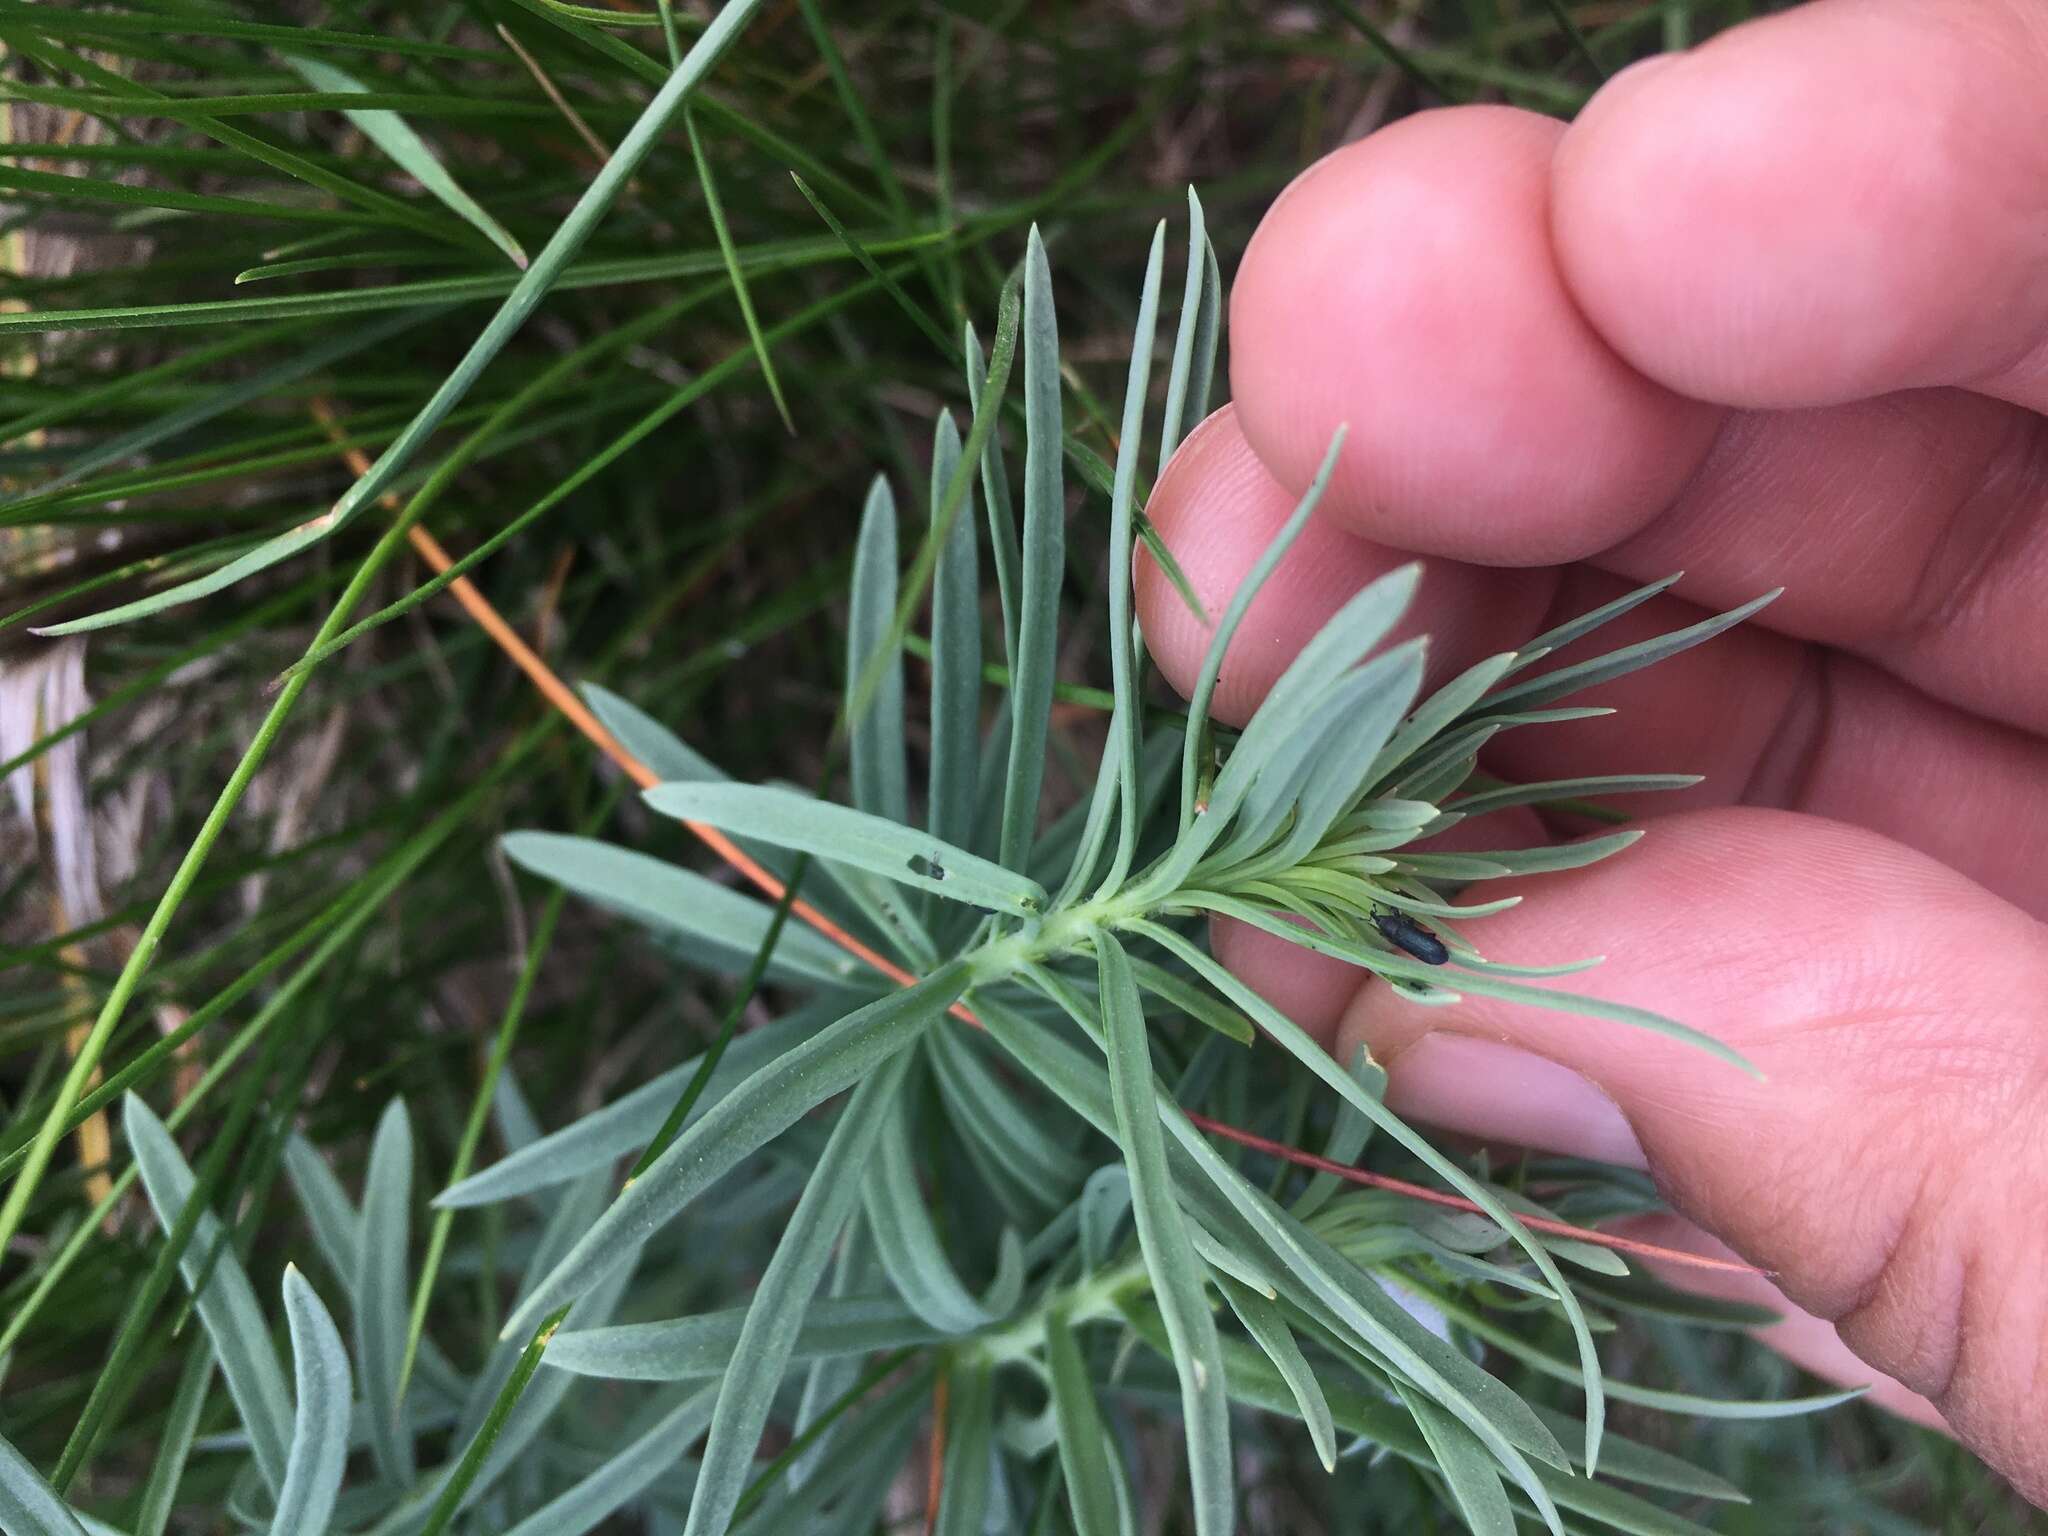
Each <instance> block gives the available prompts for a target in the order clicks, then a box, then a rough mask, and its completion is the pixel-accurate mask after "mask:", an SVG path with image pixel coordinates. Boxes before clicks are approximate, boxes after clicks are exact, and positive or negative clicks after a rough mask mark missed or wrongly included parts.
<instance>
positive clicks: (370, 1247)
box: [355, 1099, 415, 1488]
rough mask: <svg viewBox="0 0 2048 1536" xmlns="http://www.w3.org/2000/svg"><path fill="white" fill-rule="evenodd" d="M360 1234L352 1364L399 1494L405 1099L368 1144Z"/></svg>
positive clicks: (408, 1126)
mask: <svg viewBox="0 0 2048 1536" xmlns="http://www.w3.org/2000/svg"><path fill="white" fill-rule="evenodd" d="M362 1234H363V1236H362V1243H361V1246H360V1247H359V1248H358V1250H357V1254H356V1284H355V1339H356V1363H357V1365H358V1367H359V1368H360V1369H361V1371H362V1378H363V1402H364V1405H365V1407H366V1408H367V1410H368V1412H369V1416H370V1449H371V1451H372V1452H373V1453H374V1455H375V1458H376V1462H377V1470H378V1471H379V1473H380V1474H382V1476H383V1477H384V1479H385V1480H386V1481H387V1482H390V1483H394V1484H396V1485H397V1486H399V1487H401V1488H402V1487H404V1486H406V1485H407V1484H408V1483H410V1482H411V1481H412V1480H413V1474H414V1471H415V1464H414V1461H413V1453H412V1434H411V1431H410V1430H409V1429H408V1428H407V1426H406V1423H405V1408H404V1404H403V1403H402V1402H401V1400H400V1398H399V1391H398V1375H399V1370H400V1363H401V1362H402V1361H403V1360H404V1359H405V1334H406V1319H407V1315H408V1314H407V1307H408V1304H409V1302H410V1300H411V1295H410V1287H409V1286H408V1285H407V1283H406V1278H405V1276H406V1269H407V1265H406V1253H407V1250H408V1249H409V1248H410V1247H411V1245H412V1120H411V1118H410V1117H409V1116H408V1115H407V1114H406V1112H405V1101H404V1100H403V1099H393V1100H392V1101H391V1102H390V1104H388V1105H387V1106H386V1107H385V1110H384V1115H383V1118H382V1119H380V1120H379V1121H378V1122H377V1135H376V1138H375V1139H374V1140H373V1141H372V1142H371V1144H370V1171H369V1174H368V1176H367V1177H366V1178H365V1180H364V1182H363V1227H362Z"/></svg>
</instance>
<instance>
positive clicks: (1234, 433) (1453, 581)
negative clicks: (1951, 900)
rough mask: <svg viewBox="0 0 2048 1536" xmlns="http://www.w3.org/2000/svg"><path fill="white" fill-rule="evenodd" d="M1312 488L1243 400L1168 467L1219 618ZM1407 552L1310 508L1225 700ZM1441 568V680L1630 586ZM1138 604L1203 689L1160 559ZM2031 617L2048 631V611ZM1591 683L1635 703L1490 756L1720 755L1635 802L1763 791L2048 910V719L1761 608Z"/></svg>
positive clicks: (1193, 642)
mask: <svg viewBox="0 0 2048 1536" xmlns="http://www.w3.org/2000/svg"><path fill="white" fill-rule="evenodd" d="M1293 506H1294V499H1293V497H1292V496H1291V495H1290V494H1289V493H1288V492H1286V491H1285V490H1283V489H1282V488H1280V487H1279V486H1278V485H1277V484H1276V483H1274V482H1273V481H1272V480H1271V479H1270V478H1269V477H1268V476H1266V475H1265V473H1264V471H1263V469H1262V467H1261V465H1260V464H1259V462H1258V460H1257V459H1256V456H1255V455H1254V454H1253V453H1252V452H1251V449H1250V447H1249V445H1248V444H1247V443H1246V442H1245V440H1244V437H1243V434H1242V433H1241V432H1240V431H1239V430H1238V416H1237V414H1236V413H1235V412H1234V411H1232V410H1230V409H1229V408H1227V407H1226V408H1225V410H1223V411H1220V412H1218V413H1217V414H1216V415H1215V416H1214V417H1212V418H1211V419H1210V420H1209V421H1208V422H1206V423H1204V424H1203V426H1202V427H1201V429H1199V431H1198V432H1197V433H1196V434H1195V435H1194V436H1192V437H1191V438H1190V439H1189V441H1188V442H1187V444H1186V445H1185V446H1184V447H1183V448H1182V450H1181V451H1180V452H1179V453H1178V454H1176V455H1175V457H1174V459H1173V461H1172V463H1170V464H1169V465H1168V466H1167V469H1166V472H1165V474H1163V475H1162V476H1161V477H1160V481H1159V485H1158V487H1157V488H1156V490H1155V491H1154V493H1153V496H1152V500H1151V503H1150V512H1151V516H1152V518H1153V520H1154V522H1155V524H1156V526H1157V527H1158V529H1159V532H1160V534H1161V536H1162V537H1163V538H1164V539H1165V541H1166V543H1167V545H1168V547H1169V548H1171V549H1172V550H1173V551H1174V554H1175V556H1176V558H1177V559H1178V560H1179V561H1180V563H1181V564H1182V566H1183V567H1184V568H1185V569H1186V570H1187V572H1188V574H1189V579H1190V581H1192V582H1193V584H1194V585H1195V587H1196V588H1197V590H1198V591H1199V592H1200V594H1201V596H1202V598H1203V602H1204V606H1205V607H1206V609H1207V610H1208V612H1209V613H1210V614H1211V615H1212V617H1213V616H1215V615H1220V613H1221V612H1222V610H1223V608H1224V606H1225V604H1226V603H1227V602H1228V600H1229V597H1230V595H1231V594H1232V593H1233V592H1235V590H1236V588H1237V584H1238V583H1239V582H1240V581H1241V580H1242V579H1243V576H1244V573H1245V571H1246V570H1247V569H1248V568H1249V567H1250V566H1251V564H1252V562H1253V561H1254V560H1255V559H1256V558H1257V556H1258V554H1259V552H1260V551H1261V550H1263V549H1264V548H1265V546H1266V544H1267V542H1268V541H1269V540H1270V539H1271V537H1272V535H1273V534H1274V533H1275V532H1276V531H1277V530H1278V529H1279V527H1280V525H1281V524H1282V523H1283V522H1284V521H1285V520H1286V518H1287V516H1288V514H1289V512H1290V511H1291V510H1292V508H1293ZM1664 553H1665V554H1666V555H1668V556H1674V557H1675V556H1676V555H1677V554H1678V553H1679V552H1678V551H1665V552H1664ZM1402 558H1404V557H1402V556H1400V555H1397V554H1396V553H1395V552H1393V551H1392V550H1389V549H1387V548H1385V547H1383V546H1380V545H1376V544H1372V543H1370V542H1368V541H1365V540H1362V539H1358V538H1354V537H1352V536H1350V535H1348V534H1346V533H1345V532H1343V531H1342V530H1341V529H1338V528H1336V527H1334V526H1332V525H1331V524H1330V523H1329V522H1327V521H1326V520H1324V519H1322V518H1321V517H1320V515H1319V516H1318V517H1317V518H1316V519H1314V520H1312V521H1311V523H1310V525H1309V528H1308V530H1307V531H1306V532H1305V533H1304V534H1303V536H1302V539H1301V540H1300V541H1299V542H1298V543H1297V544H1296V545H1295V547H1294V548H1293V549H1292V550H1291V551H1290V553H1289V555H1288V558H1287V559H1286V560H1284V561H1283V562H1282V563H1281V565H1280V567H1279V568H1278V569H1277V570H1276V571H1275V572H1274V573H1273V575H1272V577H1271V578H1270V580H1269V581H1268V583H1267V585H1266V587H1265V588H1264V590H1262V591H1261V593H1260V594H1259V596H1258V598H1257V599H1256V600H1255V601H1254V602H1253V604H1252V606H1251V608H1250V610H1249V612H1248V613H1247V614H1246V617H1245V621H1244V624H1243V626H1242V627H1241V628H1240V630H1239V632H1238V635H1237V637H1236V639H1235V640H1234V641H1233V643H1232V646H1231V648H1230V653H1229V656H1228V658H1227V659H1226V665H1225V668H1224V671H1223V674H1222V685H1221V688H1220V689H1219V692H1218V694H1217V711H1216V712H1217V714H1218V716H1219V717H1220V718H1222V719H1225V720H1230V721H1242V720H1243V719H1245V718H1246V717H1247V716H1248V715H1249V713H1250V712H1251V710H1252V708H1253V707H1255V705H1256V703H1257V701H1258V699H1259V698H1261V697H1263V695H1264V693H1265V690H1266V689H1267V687H1269V686H1270V685H1271V683H1272V681H1273V679H1274V678H1276V677H1277V676H1278V675H1279V673H1280V671H1281V670H1282V669H1283V668H1284V667H1285V666H1286V665H1287V663H1288V662H1289V661H1291V660H1292V659H1293V657H1294V655H1295V653H1296V651H1298V650H1299V648H1300V646H1301V644H1302V643H1303V641H1304V640H1305V639H1306V638H1307V637H1308V636H1309V635H1310V634H1312V633H1313V632H1314V631H1315V630H1316V628H1318V627H1319V626H1320V625H1321V624H1322V623H1323V622H1324V621H1325V620H1326V619H1327V618H1328V617H1329V616H1330V614H1332V613H1333V612H1335V611H1336V609H1337V607H1338V606H1339V605H1341V603H1342V602H1343V601H1344V600H1345V599H1346V598H1348V597H1349V596H1350V595H1351V593H1352V592H1354V591H1355V590H1357V588H1358V587H1359V586H1362V585H1363V584H1364V583H1365V582H1367V581H1369V580H1371V579H1372V578H1373V577H1374V576H1377V575H1378V574H1380V573H1381V572H1382V571H1384V570H1386V569H1388V568H1389V567H1391V566H1393V565H1395V564H1397V563H1399V561H1400V560H1401V559H1402ZM1839 563H1842V562H1838V564H1839ZM1427 572H1428V574H1427V576H1426V579H1425V581H1424V584H1423V588H1422V591H1421V593H1420V595H1419V596H1418V598H1417V601H1416V603H1415V606H1414V609H1413V614H1414V617H1413V619H1412V620H1411V627H1412V628H1414V629H1418V630H1426V631H1428V632H1430V634H1431V653H1430V654H1431V673H1432V680H1433V681H1440V680H1441V679H1442V678H1443V677H1445V676H1448V675H1450V674H1451V673H1452V672H1454V671H1456V670H1457V669H1459V668H1461V667H1463V666H1466V665H1469V664H1470V663H1471V662H1472V661H1475V660H1477V659H1478V658H1479V657H1480V656H1483V655H1487V654H1490V653H1492V652H1495V651H1500V650H1506V649H1510V648H1512V647H1513V646H1515V645H1517V644H1519V643H1521V642H1522V641H1524V640H1526V639H1527V638H1528V637H1529V636H1530V635H1532V634H1535V633H1538V632H1539V631H1541V630H1543V629H1545V628H1547V627H1549V626H1550V625H1551V624H1554V623H1556V622H1559V621H1561V620H1563V619H1565V618H1568V617H1571V616H1573V615H1575V614H1578V613H1582V612H1585V611H1587V610H1588V609H1591V608H1593V607H1596V606H1598V605H1599V604H1601V603H1603V602H1605V601H1607V600H1608V599H1609V598H1611V597H1613V596H1615V595H1617V593H1618V592H1619V591H1620V590H1621V589H1622V586H1623V585H1624V584H1623V583H1621V582H1619V581H1617V580H1615V579H1613V578H1608V577H1602V576H1600V575H1599V574H1598V573H1595V572H1588V571H1585V570H1583V569H1580V570H1575V571H1574V572H1572V573H1570V574H1563V575H1561V574H1560V573H1557V572H1550V571H1528V572H1516V571H1504V570H1488V569H1483V568H1480V567H1476V566H1468V565H1463V564H1460V563H1457V562H1452V561H1443V560H1435V559H1432V560H1430V561H1428V563H1427ZM1822 585H1823V586H1824V585H1825V583H1822ZM1745 595H1747V594H1745ZM1138 603H1139V615H1140V617H1141V619H1142V620H1143V623H1144V631H1145V637H1146V641H1147V644H1148V645H1149V646H1150V648H1151V651H1152V654H1153V655H1154V657H1155V658H1156V659H1157V660H1158V662H1159V665H1160V669H1161V670H1162V671H1163V672H1164V673H1165V674H1166V677H1167V678H1168V680H1169V681H1171V682H1172V683H1173V684H1174V685H1175V686H1176V687H1178V688H1179V689H1180V690H1181V691H1182V693H1184V694H1185V693H1187V692H1189V691H1191V689H1192V688H1193V685H1194V681H1195V678H1196V676H1197V674H1198V672H1199V670H1200V667H1201V663H1202V657H1203V654H1204V652H1205V651H1206V649H1207V646H1208V642H1209V634H1210V630H1209V628H1208V627H1207V626H1204V625H1203V624H1201V623H1200V622H1199V621H1197V620H1196V619H1195V618H1194V617H1193V615H1192V614H1191V613H1189V612H1188V610H1187V607H1186V605H1185V604H1184V603H1183V602H1182V601H1181V599H1180V597H1179V595H1178V594H1177V593H1176V592H1175V591H1174V590H1173V588H1172V587H1171V586H1170V585H1169V584H1168V583H1167V582H1166V581H1165V579H1164V578H1163V576H1162V575H1161V574H1160V573H1159V571H1158V570H1157V568H1156V567H1154V566H1153V565H1152V564H1151V562H1150V561H1149V560H1144V559H1141V561H1140V564H1139V573H1138ZM1773 611H1775V608H1773V609H1766V610H1765V612H1766V613H1767V614H1768V613H1770V612H1773ZM1700 616H1701V612H1700V610H1699V609H1697V608H1695V607H1693V606H1692V605H1691V604H1689V603H1685V602H1681V601H1679V600H1678V599H1676V598H1666V599H1661V600H1659V601H1657V602H1655V603H1651V604H1648V605H1646V606H1644V607H1643V608H1640V609H1638V610H1637V611H1636V612H1635V613H1633V614H1630V615H1627V616H1625V617H1624V618H1623V619H1621V620H1619V621H1617V622H1616V623H1615V624H1614V625H1612V626H1611V627H1610V628H1608V629H1606V630H1603V631H1602V632H1601V633H1600V634H1599V635H1598V636H1596V637H1594V638H1593V639H1591V640H1589V641H1588V642H1587V647H1589V648H1590V647H1595V646H1597V647H1599V648H1602V649H1605V648H1607V647H1609V646H1618V645H1623V644H1628V643H1632V642H1634V641H1636V640H1640V639H1645V638H1647V637H1649V636H1650V635H1653V634H1657V633H1661V632H1665V631H1668V630H1672V629H1676V628H1680V627H1683V626H1684V625H1686V624H1690V623H1692V622H1693V621H1694V620H1696V619H1697V618H1699V617H1700ZM2033 627H2035V628H2039V629H2041V630H2043V631H2044V632H2048V626H2038V625H2035V626H2033ZM1559 659H1560V661H1564V660H1569V659H1571V656H1570V655H1569V654H1566V655H1564V656H1561V657H1560V658H1559ZM1958 664H1959V666H1960V665H1962V664H1963V658H1961V657H1960V656H1959V657H1958ZM1967 666H1968V668H1969V670H1970V671H1971V672H1972V673H1973V674H1974V675H1976V676H1979V677H1982V678H1984V679H1985V680H1986V686H1987V687H1988V686H1990V685H1991V680H1992V679H1994V678H2003V680H2004V682H2005V684H2006V685H2008V686H2012V687H2016V688H2017V687H2021V686H2029V685H2030V680H2031V679H2032V678H2034V677H2035V676H2037V675H2048V656H2044V657H2043V659H2042V663H2041V669H2040V672H2039V673H2038V674H2036V673H2034V672H2031V671H2030V670H2029V668H2030V663H2029V662H2027V661H2026V659H2025V652H2024V648H2022V650H2021V655H2020V658H2019V659H2018V660H2016V661H2014V660H2010V659H2009V658H2008V657H2006V656H2004V655H2001V656H1999V657H1998V658H1996V659H1995V660H1992V659H1990V658H1987V657H1986V656H1983V655H1978V656H1975V657H1971V658H1968V660H1967ZM2035 691H2036V692H2040V691H2041V690H2039V689H2038V687H2037V686H2036V687H2035ZM1585 701H1586V702H1593V703H1600V704H1607V705H1611V706H1613V707H1616V708H1617V709H1619V711H1620V713H1619V715H1617V716H1616V717H1614V718H1612V719H1607V720H1596V721H1588V722H1583V723H1581V724H1576V725H1565V726H1545V727H1543V728H1541V729H1537V730H1527V731H1515V732H1510V733H1508V734H1507V735H1504V736H1503V737H1501V738H1500V739H1499V741H1498V742H1497V743H1496V744H1495V746H1494V748H1493V749H1492V750H1491V752H1490V753H1489V757H1488V767H1489V769H1490V770H1492V771H1495V772H1498V773H1500V774H1502V775H1504V776H1506V777H1509V778H1514V779H1521V780H1537V779H1546V778H1569V777H1574V776H1577V775H1581V774H1587V773H1667V772H1681V771H1682V772H1689V773H1701V774H1704V775H1706V782H1705V783H1704V784H1703V785H1701V786H1700V787H1699V788H1698V789H1697V790H1694V791H1689V792H1687V793H1686V794H1685V795H1681V796H1678V797H1675V798H1673V799H1668V800H1667V799H1666V798H1665V797H1662V796H1658V797H1645V798H1643V799H1639V800H1634V801H1631V802H1630V803H1629V809H1630V810H1632V811H1635V812H1637V813H1639V814H1654V813H1656V812H1657V811H1659V810H1661V809H1662V808H1664V807H1665V806H1666V805H1676V806H1682V805H1686V804H1692V805H1709V804H1728V803H1731V802H1735V801H1743V802H1747V803H1753V804H1761V805H1774V806H1779V807H1783V808H1786V809H1794V810H1807V811H1812V812H1814V813H1816V814H1820V815H1827V816H1832V817H1836V818H1839V819H1841V820H1846V821H1853V822H1856V823H1857V824H1859V825H1863V826H1867V827H1869V828H1871V829H1872V830H1875V831H1879V832H1882V833H1884V834H1886V835H1887V836H1890V837H1893V838H1895V839H1897V840H1899V841H1901V842H1904V843H1906V844H1908V845H1909V846H1912V847H1915V848H1918V849H1920V850H1921V851H1923V852H1926V853H1929V854H1932V855H1933V856H1935V857H1937V858H1940V859H1942V860H1944V861H1945V862H1947V863H1950V864H1952V865H1953V866H1954V867H1955V868H1957V869H1959V870H1961V871H1963V872H1964V873H1965V874H1967V875H1969V876H1970V877H1971V878H1973V879H1975V880H1978V881H1980V882H1981V883H1983V884H1985V885H1987V886H1989V887H1990V888H1991V889H1992V890H1993V891H1995V892H1997V893H1998V894H2000V895H2002V896H2004V897H2006V898H2007V899H2008V900H2011V901H2014V902H2016V903H2018V904H2020V905H2021V906H2022V907H2024V908H2025V909H2026V910H2028V911H2030V912H2035V913H2040V914H2044V915H2048V866H2044V864H2043V861H2042V860H2041V859H2040V858H2038V857H2037V856H2036V853H2035V851H2034V850H2036V849H2038V848H2039V847H2041V846H2048V796H2044V795H2042V794H2041V793H2040V788H2039V786H2040V785H2041V784H2042V783H2044V782H2048V744H2044V743H2043V741H2042V739H2041V738H2040V737H2038V736H2034V735H2030V734H2027V733H2024V732H2020V731H2015V730H2013V729H2011V728H2010V727H2007V726H2001V725H1997V724H1994V723H1991V722H1988V721H1985V720H1982V719H1979V718H1977V717H1975V716H1974V715H1971V714H1969V713H1967V712H1965V711H1963V710H1959V709H1956V708H1953V707H1950V706H1948V705H1945V704H1942V703H1939V702H1937V701H1936V700H1934V699H1932V698H1929V697H1926V696H1924V695H1922V694H1920V693H1917V692H1915V691H1913V690H1912V689H1909V688H1907V687H1905V686H1904V685H1903V684H1900V683H1898V682H1896V681H1894V680H1893V679H1892V678H1891V677H1890V676H1888V675H1887V674H1886V673H1883V672H1881V671H1879V670H1877V669H1875V668H1873V667H1868V666H1862V665H1859V664H1858V663H1856V662H1854V661H1852V660H1850V659H1848V658H1845V657H1843V656H1841V655H1839V654H1838V653H1832V652H1828V651H1825V650H1823V649H1821V648H1819V647H1815V646H1810V645H1806V644H1800V643H1796V642H1794V641H1792V640H1789V639H1787V638H1785V637H1783V636H1781V635H1774V634H1772V633H1770V632H1768V631H1766V630H1763V629H1761V628H1759V627H1757V626H1754V625H1751V626H1745V627H1744V628H1742V629H1739V630H1736V631H1734V632H1733V633H1730V634H1727V635H1723V636H1720V637H1719V638H1717V639H1716V640H1715V641H1714V642H1713V643H1712V644H1711V645H1709V646H1706V647H1703V648H1701V649H1699V650H1696V651H1690V652H1687V653H1685V654H1684V655H1681V656H1679V657H1677V658H1675V659H1673V660H1671V661H1667V662H1665V663H1663V664H1661V665H1660V666H1657V667H1655V668H1652V669H1649V670H1648V671H1645V672H1640V673H1636V674H1634V675H1632V676H1630V677H1627V678H1624V679H1621V680H1620V681H1618V682H1616V683H1612V684H1609V685H1607V686H1605V687H1603V688H1601V689H1597V690H1593V691H1591V692H1589V693H1588V694H1587V695H1586V696H1585ZM1575 702H1576V701H1575ZM1495 846H1500V844H1498V843H1496V844H1495Z"/></svg>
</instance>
